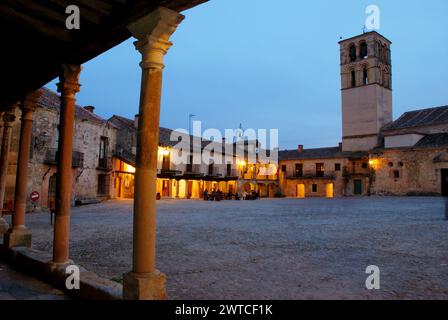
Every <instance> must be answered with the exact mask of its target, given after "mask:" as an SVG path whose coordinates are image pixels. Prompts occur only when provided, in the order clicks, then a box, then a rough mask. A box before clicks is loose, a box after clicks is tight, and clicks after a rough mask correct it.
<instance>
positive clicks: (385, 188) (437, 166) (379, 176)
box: [372, 148, 448, 196]
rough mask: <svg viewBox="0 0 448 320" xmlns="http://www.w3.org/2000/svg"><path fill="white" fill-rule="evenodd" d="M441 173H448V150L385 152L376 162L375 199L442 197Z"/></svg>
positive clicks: (373, 188)
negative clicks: (446, 170)
mask: <svg viewBox="0 0 448 320" xmlns="http://www.w3.org/2000/svg"><path fill="white" fill-rule="evenodd" d="M441 169H448V152H447V149H446V148H438V149H403V150H399V149H395V150H384V151H382V153H381V155H380V156H379V157H377V158H375V178H374V181H373V187H372V191H373V193H374V194H376V195H397V196H398V195H441V185H442V181H441ZM395 172H398V175H399V177H398V178H397V176H396V175H395V174H396V173H395Z"/></svg>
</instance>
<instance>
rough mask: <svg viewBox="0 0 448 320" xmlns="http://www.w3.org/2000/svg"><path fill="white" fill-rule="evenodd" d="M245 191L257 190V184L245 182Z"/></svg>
mask: <svg viewBox="0 0 448 320" xmlns="http://www.w3.org/2000/svg"><path fill="white" fill-rule="evenodd" d="M243 191H245V192H252V191H255V185H254V184H253V183H250V182H246V183H245V184H243Z"/></svg>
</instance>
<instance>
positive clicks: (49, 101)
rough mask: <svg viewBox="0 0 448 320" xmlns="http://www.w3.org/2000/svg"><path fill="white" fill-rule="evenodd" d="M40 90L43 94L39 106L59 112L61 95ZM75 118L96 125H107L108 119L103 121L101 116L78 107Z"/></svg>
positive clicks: (44, 89) (43, 89)
mask: <svg viewBox="0 0 448 320" xmlns="http://www.w3.org/2000/svg"><path fill="white" fill-rule="evenodd" d="M40 90H41V92H42V95H41V97H40V98H39V100H38V101H37V106H38V107H41V108H48V109H53V110H57V111H58V112H59V111H60V109H61V100H60V98H59V95H58V94H57V93H55V92H53V91H51V90H49V89H47V88H41V89H40ZM75 117H76V118H77V119H78V120H87V121H91V122H96V123H107V120H106V119H103V118H101V117H100V116H99V115H97V114H94V113H92V112H90V111H88V110H86V109H84V108H83V107H80V106H78V105H77V106H76V111H75Z"/></svg>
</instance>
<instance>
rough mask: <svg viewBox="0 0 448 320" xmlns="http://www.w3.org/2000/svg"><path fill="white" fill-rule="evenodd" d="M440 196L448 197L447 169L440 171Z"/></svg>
mask: <svg viewBox="0 0 448 320" xmlns="http://www.w3.org/2000/svg"><path fill="white" fill-rule="evenodd" d="M441 174H442V196H444V197H448V169H442V170H441Z"/></svg>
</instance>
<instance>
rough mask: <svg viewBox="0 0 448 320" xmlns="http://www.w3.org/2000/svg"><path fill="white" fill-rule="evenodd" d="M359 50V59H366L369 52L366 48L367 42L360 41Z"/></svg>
mask: <svg viewBox="0 0 448 320" xmlns="http://www.w3.org/2000/svg"><path fill="white" fill-rule="evenodd" d="M360 52H361V59H367V58H368V56H369V54H368V49H367V43H365V42H362V43H361V49H360Z"/></svg>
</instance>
